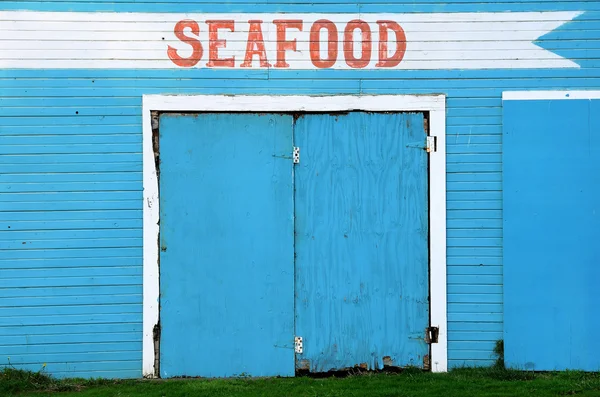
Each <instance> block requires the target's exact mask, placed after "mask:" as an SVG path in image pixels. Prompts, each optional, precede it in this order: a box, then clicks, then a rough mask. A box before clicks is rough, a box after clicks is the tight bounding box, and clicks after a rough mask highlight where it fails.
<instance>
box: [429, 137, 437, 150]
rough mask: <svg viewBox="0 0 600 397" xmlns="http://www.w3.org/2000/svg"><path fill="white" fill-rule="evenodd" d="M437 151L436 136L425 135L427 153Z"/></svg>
mask: <svg viewBox="0 0 600 397" xmlns="http://www.w3.org/2000/svg"><path fill="white" fill-rule="evenodd" d="M436 151H437V137H435V136H428V137H427V153H431V152H436Z"/></svg>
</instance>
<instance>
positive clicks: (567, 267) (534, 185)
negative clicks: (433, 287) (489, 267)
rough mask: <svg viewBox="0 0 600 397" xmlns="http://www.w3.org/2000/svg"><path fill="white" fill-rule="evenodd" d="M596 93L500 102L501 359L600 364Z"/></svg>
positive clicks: (541, 365) (599, 114)
mask: <svg viewBox="0 0 600 397" xmlns="http://www.w3.org/2000/svg"><path fill="white" fill-rule="evenodd" d="M599 131H600V100H593V101H590V100H554V101H548V100H545V101H505V102H504V134H503V137H504V155H503V170H504V302H505V315H504V335H505V338H504V340H505V349H506V350H505V360H506V363H507V365H509V366H511V367H515V368H522V369H530V370H540V371H549V370H563V369H581V370H587V371H598V370H599V369H600V355H598V352H600V339H598V337H597V332H598V328H600V317H599V316H598V308H599V307H600V295H599V294H598V286H597V284H598V280H600V267H599V266H598V264H599V261H600V245H599V244H598V236H599V235H600V174H599V172H598V171H599V170H600V134H598V132H599Z"/></svg>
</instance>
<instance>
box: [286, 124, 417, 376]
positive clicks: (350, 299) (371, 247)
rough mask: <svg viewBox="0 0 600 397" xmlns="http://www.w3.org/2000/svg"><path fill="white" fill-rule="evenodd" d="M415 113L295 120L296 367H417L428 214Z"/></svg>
mask: <svg viewBox="0 0 600 397" xmlns="http://www.w3.org/2000/svg"><path fill="white" fill-rule="evenodd" d="M426 135H427V134H426V132H425V130H424V120H423V114H422V113H396V114H376V113H363V112H351V113H349V114H308V115H304V116H301V117H299V118H298V119H297V120H296V125H295V129H294V142H295V144H296V145H298V146H300V148H301V153H302V160H301V162H300V164H298V166H297V167H296V172H295V176H296V180H295V181H296V186H295V192H296V202H295V206H296V334H297V335H298V336H302V338H303V342H304V352H303V354H301V355H298V356H297V363H298V364H297V366H298V368H301V369H310V370H311V371H313V372H323V371H329V370H336V369H343V368H348V367H354V366H362V367H367V368H370V369H378V368H383V365H384V364H386V365H394V366H407V365H412V366H416V367H421V366H423V358H424V356H425V355H427V354H429V346H428V345H427V344H426V343H425V341H424V337H425V328H426V327H428V325H429V299H428V297H429V282H428V280H429V274H428V266H429V247H428V236H429V233H428V232H429V227H428V222H429V217H428V209H427V208H428V188H427V186H428V177H427V163H428V158H427V153H426V151H425V150H424V148H425V141H426Z"/></svg>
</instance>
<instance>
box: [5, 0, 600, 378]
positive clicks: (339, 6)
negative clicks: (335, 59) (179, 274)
mask: <svg viewBox="0 0 600 397" xmlns="http://www.w3.org/2000/svg"><path fill="white" fill-rule="evenodd" d="M0 10H37V11H76V12H77V11H86V12H89V11H121V12H221V13H226V12H326V13H335V12H394V13H404V12H405V13H417V12H418V13H427V12H500V11H586V12H585V13H584V14H583V15H581V16H580V17H578V18H577V19H576V20H575V21H574V22H571V23H567V24H566V25H564V26H562V27H560V28H559V29H557V30H556V31H554V32H552V33H550V34H547V35H545V36H544V37H543V38H541V39H540V40H539V41H537V44H538V45H540V46H541V47H543V48H546V49H549V50H552V51H553V52H555V53H557V54H559V55H561V56H565V57H567V58H569V59H571V60H573V61H575V62H577V63H578V64H579V65H580V66H581V68H565V69H535V70H530V69H515V70H509V69H507V70H446V71H444V70H438V71H435V70H420V71H419V70H369V71H367V70H362V71H361V70H277V69H273V68H265V69H256V70H240V69H236V70H218V69H211V70H208V69H188V70H176V69H173V70H154V69H148V70H135V69H127V70H126V69H116V70H101V69H96V70H95V69H71V70H62V69H36V70H26V69H0V170H1V171H0V193H1V194H0V212H1V216H0V302H1V304H0V365H2V364H8V362H9V357H10V363H11V364H13V365H15V366H17V367H22V368H27V369H32V370H39V369H40V368H41V367H42V365H43V364H44V363H46V364H47V369H48V370H49V371H50V372H51V373H53V374H55V375H58V376H106V377H139V376H141V375H142V363H141V361H142V352H141V344H142V331H141V325H142V155H141V153H142V146H141V141H142V135H141V134H142V126H141V123H142V116H141V104H142V98H141V96H142V95H143V94H167V93H169V94H183V93H187V94H194V93H198V94H273V95H277V94H350V95H359V94H431V93H444V94H446V95H447V96H448V99H447V106H448V110H447V172H448V175H447V179H448V183H447V198H448V202H447V206H448V210H447V215H448V220H447V226H448V237H447V239H448V240H447V242H448V316H449V317H448V339H449V344H448V349H449V350H448V354H449V365H450V366H451V367H457V366H463V365H488V364H491V363H492V362H493V359H494V357H493V353H492V350H493V347H494V343H495V341H496V340H498V339H501V338H502V320H503V318H502V317H503V310H502V302H503V299H502V255H501V252H502V192H501V190H502V175H501V153H502V135H501V131H502V125H501V122H502V101H501V94H502V92H503V91H508V90H545V89H578V90H585V89H600V2H598V1H596V0H590V1H566V0H565V1H533V0H526V1H525V0H504V1H502V2H496V1H482V0H477V1H475V0H456V1H454V0H447V1H445V2H439V1H433V0H432V1H429V0H417V1H410V2H401V1H393V2H384V1H380V0H373V1H369V0H367V1H361V2H359V3H354V4H347V2H343V1H341V0H323V1H316V2H314V1H310V2H304V1H302V0H293V1H292V0H290V1H284V0H279V2H277V3H267V2H264V1H262V2H259V3H255V2H249V1H246V0H234V1H230V2H228V3H227V5H224V4H223V3H219V2H200V1H192V0H188V1H179V0H177V1H175V0H161V1H160V2H158V1H156V2H155V1H150V0H147V1H145V2H137V1H135V2H133V1H124V0H123V1H121V0H110V1H109V0H106V1H104V0H93V1H83V0H81V1H77V0H70V1H62V0H53V1H43V2H40V1H3V2H2V3H1V4H0ZM82 22H83V23H85V22H84V21H82ZM2 29H3V27H2V25H1V22H0V30H2ZM66 34H67V36H66V39H67V40H71V39H73V38H74V39H75V40H76V39H77V35H76V34H72V35H71V34H69V33H68V32H67V33H66ZM472 34H476V33H472ZM69 42H70V41H69ZM38 44H39V45H40V46H42V45H43V43H42V42H39V43H38ZM1 46H2V44H0V48H1ZM43 62H44V59H40V63H42V64H43ZM0 68H2V63H0Z"/></svg>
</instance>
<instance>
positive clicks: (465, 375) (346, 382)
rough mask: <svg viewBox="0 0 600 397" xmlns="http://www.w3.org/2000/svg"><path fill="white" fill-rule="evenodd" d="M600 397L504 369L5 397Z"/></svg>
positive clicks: (589, 379) (30, 380) (587, 385)
mask: <svg viewBox="0 0 600 397" xmlns="http://www.w3.org/2000/svg"><path fill="white" fill-rule="evenodd" d="M570 395H577V396H600V373H582V372H559V373H531V372H519V371H510V370H504V369H500V368H478V369H473V368H471V369H466V368H465V369H456V370H453V371H451V372H450V373H447V374H432V373H424V372H421V371H417V370H406V371H404V372H402V373H399V374H386V373H379V374H369V373H367V374H360V375H352V376H348V377H344V378H334V377H330V378H322V379H314V378H308V377H298V378H269V379H224V380H209V379H184V380H154V381H149V380H135V381H131V380H130V381H109V380H92V381H89V380H56V379H53V378H50V377H48V376H45V375H43V374H39V373H32V372H25V371H19V370H15V369H10V368H9V369H4V370H2V371H1V372H0V396H2V397H5V396H6V397H9V396H37V397H43V396H53V397H71V396H78V397H113V396H114V397H191V396H207V397H213V396H214V397H217V396H236V397H245V396H285V397H291V396H303V397H304V396H306V397H309V396H310V397H316V396H319V397H325V396H328V397H329V396H331V397H333V396H336V397H337V396H340V397H341V396H343V397H349V396H361V397H362V396H398V397H404V396H406V397H408V396H411V397H412V396H415V397H417V396H428V397H429V396H442V397H454V396H456V397H469V396H477V397H486V396H494V397H501V396H507V397H508V396H510V397H518V396H527V397H530V396H570Z"/></svg>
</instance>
